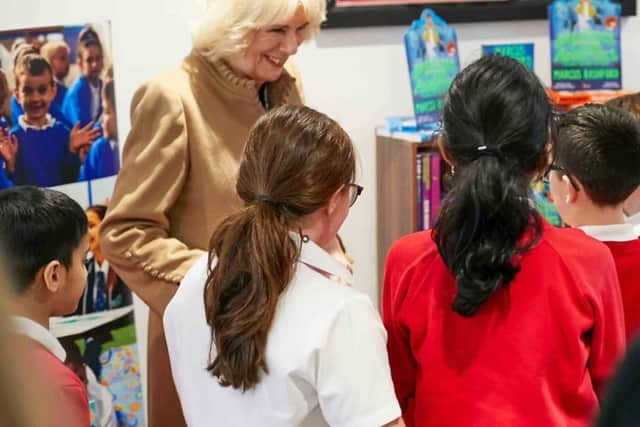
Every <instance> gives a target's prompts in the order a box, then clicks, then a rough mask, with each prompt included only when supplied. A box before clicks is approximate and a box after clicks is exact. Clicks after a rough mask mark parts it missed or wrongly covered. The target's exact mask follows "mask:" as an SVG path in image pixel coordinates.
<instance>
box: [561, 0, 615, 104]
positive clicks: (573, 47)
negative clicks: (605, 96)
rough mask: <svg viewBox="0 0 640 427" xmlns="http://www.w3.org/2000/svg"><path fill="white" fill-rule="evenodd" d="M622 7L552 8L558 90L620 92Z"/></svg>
mask: <svg viewBox="0 0 640 427" xmlns="http://www.w3.org/2000/svg"><path fill="white" fill-rule="evenodd" d="M620 14H621V6H620V4H619V3H613V2H610V1H609V0H555V1H554V2H553V3H551V5H549V26H550V34H551V79H552V88H553V89H554V90H566V91H581V90H600V89H606V90H616V89H621V88H622V76H621V71H620V57H621V53H620V52H621V51H620Z"/></svg>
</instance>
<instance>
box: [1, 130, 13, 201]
mask: <svg viewBox="0 0 640 427" xmlns="http://www.w3.org/2000/svg"><path fill="white" fill-rule="evenodd" d="M0 129H2V130H3V131H4V132H9V130H10V129H9V123H7V119H5V118H4V117H0ZM9 187H13V182H11V180H9V177H8V176H7V171H6V165H5V162H4V159H2V158H0V190H2V189H3V188H9Z"/></svg>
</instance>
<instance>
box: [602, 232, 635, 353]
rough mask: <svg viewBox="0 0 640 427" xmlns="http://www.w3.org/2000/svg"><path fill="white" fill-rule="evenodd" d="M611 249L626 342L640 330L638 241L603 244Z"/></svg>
mask: <svg viewBox="0 0 640 427" xmlns="http://www.w3.org/2000/svg"><path fill="white" fill-rule="evenodd" d="M603 243H604V244H605V245H607V246H608V247H609V249H611V253H612V254H613V259H614V260H615V262H616V268H617V270H618V280H619V281H620V292H621V293H622V304H623V306H624V324H625V328H626V332H627V340H628V341H630V340H631V337H632V336H634V335H636V334H637V333H638V331H639V330H640V240H639V239H635V240H629V241H626V242H603Z"/></svg>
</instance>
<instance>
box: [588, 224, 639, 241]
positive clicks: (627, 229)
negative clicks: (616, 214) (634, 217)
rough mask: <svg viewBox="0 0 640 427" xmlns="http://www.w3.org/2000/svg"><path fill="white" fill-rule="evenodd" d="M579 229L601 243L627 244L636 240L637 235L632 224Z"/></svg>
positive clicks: (589, 226) (590, 226) (593, 226)
mask: <svg viewBox="0 0 640 427" xmlns="http://www.w3.org/2000/svg"><path fill="white" fill-rule="evenodd" d="M579 228H580V229H581V230H582V231H584V232H585V233H586V234H587V235H589V236H591V237H593V238H594V239H597V240H600V241H601V242H628V241H631V240H637V239H638V233H637V232H636V230H635V229H634V227H633V225H632V224H613V225H584V226H582V227H579Z"/></svg>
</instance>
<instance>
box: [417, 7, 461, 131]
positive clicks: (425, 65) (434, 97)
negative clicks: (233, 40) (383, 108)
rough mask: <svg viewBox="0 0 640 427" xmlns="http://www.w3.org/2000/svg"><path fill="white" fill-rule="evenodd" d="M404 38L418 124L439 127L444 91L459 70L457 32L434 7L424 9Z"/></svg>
mask: <svg viewBox="0 0 640 427" xmlns="http://www.w3.org/2000/svg"><path fill="white" fill-rule="evenodd" d="M404 42H405V47H406V51H407V62H408V64H409V77H410V80H411V90H412V95H413V108H414V112H415V115H416V124H417V127H418V128H419V129H429V128H433V127H436V126H437V125H438V123H439V121H440V118H441V116H442V106H443V101H444V95H445V93H446V92H447V90H448V89H449V86H450V85H451V81H452V80H453V79H454V77H455V76H456V75H457V74H458V71H459V70H460V61H459V60H458V42H457V38H456V33H455V31H454V30H453V29H452V28H450V27H449V26H448V25H447V23H446V22H445V21H444V20H442V18H440V17H439V16H438V15H436V14H435V12H433V10H431V9H425V10H424V11H422V14H421V15H420V19H418V20H415V21H413V23H412V24H411V27H410V28H409V29H408V30H407V32H406V34H405V36H404Z"/></svg>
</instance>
